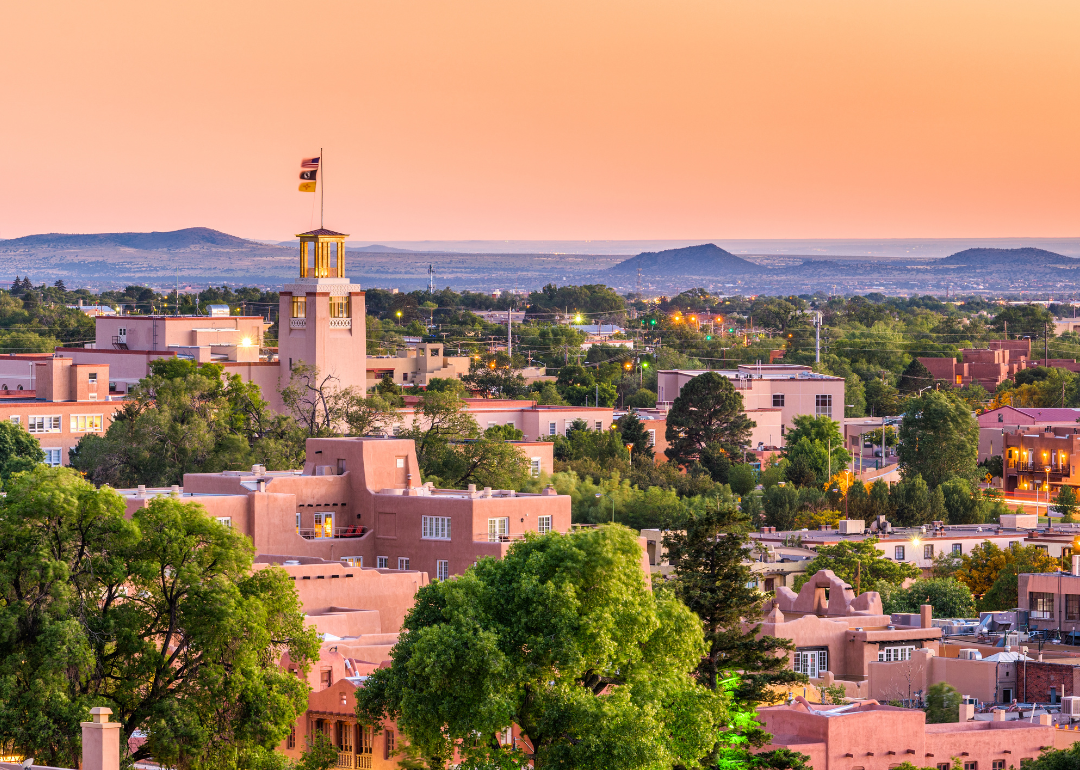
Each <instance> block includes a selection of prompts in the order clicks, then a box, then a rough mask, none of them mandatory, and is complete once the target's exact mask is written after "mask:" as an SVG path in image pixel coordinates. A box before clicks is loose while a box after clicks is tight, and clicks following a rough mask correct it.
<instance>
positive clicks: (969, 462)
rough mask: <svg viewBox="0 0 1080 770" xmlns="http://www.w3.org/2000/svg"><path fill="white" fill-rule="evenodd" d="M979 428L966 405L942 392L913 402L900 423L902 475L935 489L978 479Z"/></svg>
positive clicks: (899, 451)
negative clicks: (957, 480) (918, 478)
mask: <svg viewBox="0 0 1080 770" xmlns="http://www.w3.org/2000/svg"><path fill="white" fill-rule="evenodd" d="M978 451H979V424H978V423H977V422H976V421H975V418H974V417H972V416H971V408H970V407H969V406H968V405H967V404H965V403H964V402H963V401H960V400H959V399H956V398H954V397H952V396H950V395H949V394H947V393H944V392H939V391H933V390H931V391H927V392H926V393H923V394H922V395H921V396H919V397H918V398H914V399H911V401H910V402H909V405H908V410H907V412H905V413H904V418H903V420H902V421H901V423H900V445H899V448H898V451H897V455H898V457H899V460H900V472H901V474H902V475H903V476H904V477H905V478H907V477H909V476H914V475H915V474H919V475H920V476H922V477H923V479H924V480H925V481H926V484H927V486H929V487H930V488H934V487H936V486H938V485H939V484H941V483H942V482H944V481H946V480H948V479H950V478H954V477H955V478H961V479H966V480H968V481H970V482H972V483H974V481H975V479H976V478H977V476H978V469H977V467H976V461H977V459H978Z"/></svg>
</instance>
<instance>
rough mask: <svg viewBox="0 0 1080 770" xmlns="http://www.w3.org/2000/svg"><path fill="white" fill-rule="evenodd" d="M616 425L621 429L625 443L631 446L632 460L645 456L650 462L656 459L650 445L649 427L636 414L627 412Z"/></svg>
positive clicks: (620, 433) (621, 435)
mask: <svg viewBox="0 0 1080 770" xmlns="http://www.w3.org/2000/svg"><path fill="white" fill-rule="evenodd" d="M615 426H616V427H617V428H618V430H619V436H620V438H621V440H622V443H623V445H624V446H629V447H631V449H630V459H631V460H637V459H638V458H643V459H644V460H647V461H648V462H653V461H654V455H653V448H652V447H651V446H650V445H649V432H648V429H646V427H645V424H644V423H643V422H642V421H641V420H640V419H639V418H638V416H637V415H636V414H634V413H633V412H627V413H626V414H624V415H623V416H622V417H620V418H619V419H618V420H617V421H616V422H615Z"/></svg>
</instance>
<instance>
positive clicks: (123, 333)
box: [116, 327, 127, 342]
mask: <svg viewBox="0 0 1080 770" xmlns="http://www.w3.org/2000/svg"><path fill="white" fill-rule="evenodd" d="M116 333H117V334H118V335H120V341H121V342H123V341H124V339H125V338H126V337H127V329H125V328H123V327H121V328H119V329H117V330H116Z"/></svg>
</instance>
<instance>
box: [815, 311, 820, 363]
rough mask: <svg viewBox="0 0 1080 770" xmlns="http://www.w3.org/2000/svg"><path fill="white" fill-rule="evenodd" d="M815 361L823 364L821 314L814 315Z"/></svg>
mask: <svg viewBox="0 0 1080 770" xmlns="http://www.w3.org/2000/svg"><path fill="white" fill-rule="evenodd" d="M814 361H815V362H816V363H819V364H820V363H821V313H816V314H815V315H814Z"/></svg>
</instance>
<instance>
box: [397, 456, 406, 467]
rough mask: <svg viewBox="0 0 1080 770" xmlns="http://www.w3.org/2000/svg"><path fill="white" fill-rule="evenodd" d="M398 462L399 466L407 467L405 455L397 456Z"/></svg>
mask: <svg viewBox="0 0 1080 770" xmlns="http://www.w3.org/2000/svg"><path fill="white" fill-rule="evenodd" d="M396 462H397V467H398V468H404V467H405V458H404V457H399V458H397V460H396Z"/></svg>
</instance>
